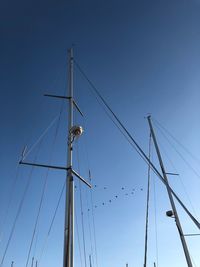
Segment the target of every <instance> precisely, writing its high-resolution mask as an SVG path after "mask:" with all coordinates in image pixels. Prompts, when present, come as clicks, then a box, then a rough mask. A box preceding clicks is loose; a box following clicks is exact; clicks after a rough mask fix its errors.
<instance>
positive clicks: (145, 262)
mask: <svg viewBox="0 0 200 267" xmlns="http://www.w3.org/2000/svg"><path fill="white" fill-rule="evenodd" d="M150 157H151V133H150V135H149V160H150ZM150 170H151V166H150V164H148V182H147V204H146V225H145V251H144V267H146V266H147V242H148V221H149V191H150Z"/></svg>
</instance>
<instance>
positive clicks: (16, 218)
mask: <svg viewBox="0 0 200 267" xmlns="http://www.w3.org/2000/svg"><path fill="white" fill-rule="evenodd" d="M41 141H42V140H40V144H41ZM39 150H40V146H39V148H38V151H37V154H36V155H35V158H34V162H36V160H37V157H38V153H39ZM33 170H34V166H32V167H31V170H30V174H29V177H28V179H27V182H26V186H25V189H24V192H23V195H22V198H21V201H20V203H19V206H18V209H17V213H16V216H15V219H14V222H13V226H12V229H11V232H10V235H9V238H8V241H7V244H6V248H5V251H4V254H3V257H2V260H1V264H0V266H1V267H2V266H3V263H4V259H5V257H6V254H7V250H8V248H9V245H10V241H11V239H12V236H13V233H14V230H15V227H16V223H17V220H18V218H19V215H20V212H21V209H22V206H23V203H24V200H25V197H26V194H27V191H28V188H29V185H30V182H31V180H32V174H33Z"/></svg>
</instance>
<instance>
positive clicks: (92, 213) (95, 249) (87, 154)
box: [83, 96, 121, 267]
mask: <svg viewBox="0 0 200 267" xmlns="http://www.w3.org/2000/svg"><path fill="white" fill-rule="evenodd" d="M95 97H96V96H95ZM96 99H97V101H99V100H98V98H96ZM104 111H105V112H106V113H107V110H105V109H104ZM107 114H108V113H107ZM108 116H109V114H108ZM110 119H112V118H111V117H110ZM114 123H115V122H114ZM116 126H117V125H116ZM83 127H84V129H86V120H85V117H83ZM119 130H121V129H119ZM84 147H85V151H86V158H87V167H88V174H89V180H90V184H92V177H91V171H90V160H89V151H88V142H87V139H84ZM92 190H93V189H92V188H91V190H90V193H89V194H90V203H91V215H92V228H93V229H92V230H93V231H91V229H90V231H91V236H92V232H93V237H94V256H95V262H96V267H98V257H97V238H96V225H95V214H94V207H96V205H95V206H94V203H93V194H92ZM87 201H88V198H87ZM88 206H89V205H88ZM88 216H89V213H88ZM88 220H89V218H88ZM90 227H91V225H90V226H89V228H90ZM91 239H92V238H91ZM92 250H93V248H92V240H91V252H92ZM92 261H93V265H94V257H93V252H92Z"/></svg>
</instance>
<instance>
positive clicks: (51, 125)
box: [23, 114, 60, 159]
mask: <svg viewBox="0 0 200 267" xmlns="http://www.w3.org/2000/svg"><path fill="white" fill-rule="evenodd" d="M59 116H60V114H58V115H57V116H56V117H55V118H54V119H53V120H52V121H51V123H50V124H49V125H48V126H47V128H46V129H45V130H44V131H43V133H42V134H41V135H40V136H39V138H38V139H37V140H36V142H35V143H34V144H33V145H32V146H31V147H30V149H29V150H28V151H27V152H26V154H25V157H23V159H25V158H26V157H27V156H28V155H29V154H30V153H31V151H32V150H33V149H34V148H35V147H36V146H37V144H38V143H39V142H40V141H41V140H42V139H43V138H44V136H45V135H46V134H47V132H48V131H49V130H50V129H51V128H52V127H53V125H54V124H55V122H56V120H57V119H58V118H59Z"/></svg>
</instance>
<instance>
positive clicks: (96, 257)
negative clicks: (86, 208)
mask: <svg viewBox="0 0 200 267" xmlns="http://www.w3.org/2000/svg"><path fill="white" fill-rule="evenodd" d="M89 178H90V181H92V176H91V172H90V170H89ZM90 200H91V206H92V208H91V209H92V225H93V233H94V250H95V260H96V267H98V266H99V265H98V255H97V238H96V225H95V215H94V202H93V193H92V190H90Z"/></svg>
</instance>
